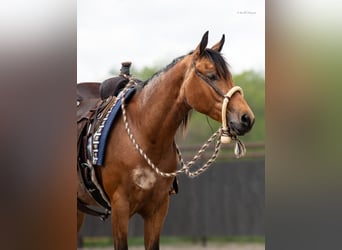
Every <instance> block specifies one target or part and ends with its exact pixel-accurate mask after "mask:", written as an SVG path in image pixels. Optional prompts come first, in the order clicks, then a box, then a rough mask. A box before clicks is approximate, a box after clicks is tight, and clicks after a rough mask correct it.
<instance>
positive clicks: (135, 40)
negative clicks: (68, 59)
mask: <svg viewBox="0 0 342 250" xmlns="http://www.w3.org/2000/svg"><path fill="white" fill-rule="evenodd" d="M207 30H209V43H208V46H211V45H213V44H214V43H216V42H217V41H219V40H220V39H221V36H222V34H225V35H226V43H225V46H224V47H223V50H222V53H223V55H224V56H225V58H226V60H227V62H228V63H229V64H230V66H231V71H232V72H233V73H239V72H241V71H243V70H248V69H254V70H256V71H261V72H264V70H265V4H264V0H262V1H260V0H205V1H202V0H163V1H162V0H111V1H110V0H97V1H93V0H78V1H77V81H78V82H83V81H103V80H105V79H106V78H108V77H110V74H109V71H110V70H111V69H113V68H116V69H119V68H120V63H121V62H122V61H132V62H133V66H134V67H135V68H137V69H141V68H142V67H144V66H154V65H156V64H157V65H161V66H165V65H166V64H168V63H170V62H171V61H172V60H173V59H174V58H176V57H178V56H181V55H184V54H186V53H188V52H189V51H191V50H193V49H195V47H196V46H197V45H198V43H199V42H200V40H201V38H202V35H203V34H204V32H205V31H207Z"/></svg>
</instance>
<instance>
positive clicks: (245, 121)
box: [229, 113, 255, 135]
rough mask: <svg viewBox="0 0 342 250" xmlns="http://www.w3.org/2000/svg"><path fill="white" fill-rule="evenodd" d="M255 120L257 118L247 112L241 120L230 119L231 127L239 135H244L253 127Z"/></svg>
mask: <svg viewBox="0 0 342 250" xmlns="http://www.w3.org/2000/svg"><path fill="white" fill-rule="evenodd" d="M254 122H255V118H254V117H251V116H250V115H249V114H247V113H246V114H243V115H242V116H241V117H240V120H239V122H235V121H229V127H230V128H231V129H232V130H233V131H234V132H235V133H236V134H237V135H244V134H246V133H247V132H248V131H250V130H251V129H252V127H253V125H254Z"/></svg>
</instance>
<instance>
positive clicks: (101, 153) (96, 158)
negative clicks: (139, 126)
mask: <svg viewBox="0 0 342 250" xmlns="http://www.w3.org/2000/svg"><path fill="white" fill-rule="evenodd" d="M135 90H136V88H131V89H129V90H128V91H127V92H126V95H125V103H127V102H128V101H129V100H130V99H131V97H132V96H133V95H134V93H135ZM118 96H119V97H118V98H117V101H116V102H115V104H114V106H113V107H112V108H111V109H109V110H108V113H107V114H105V115H106V117H105V118H104V120H103V123H102V124H101V125H100V126H99V128H98V129H97V131H96V132H95V133H94V136H93V142H92V144H93V145H92V146H93V147H92V148H93V164H96V165H98V166H102V165H103V162H104V157H105V149H106V144H107V138H108V135H109V132H110V129H111V127H112V124H113V122H114V120H115V118H116V117H117V114H118V113H119V111H120V110H121V103H122V101H121V98H120V94H119V95H118Z"/></svg>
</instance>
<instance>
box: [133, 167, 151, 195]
mask: <svg viewBox="0 0 342 250" xmlns="http://www.w3.org/2000/svg"><path fill="white" fill-rule="evenodd" d="M131 178H132V181H133V184H134V185H136V186H138V187H139V188H141V189H142V190H151V189H152V188H153V187H154V186H155V184H156V180H157V176H156V173H154V172H153V171H152V169H149V168H144V167H140V166H137V167H136V168H134V169H133V170H132V176H131Z"/></svg>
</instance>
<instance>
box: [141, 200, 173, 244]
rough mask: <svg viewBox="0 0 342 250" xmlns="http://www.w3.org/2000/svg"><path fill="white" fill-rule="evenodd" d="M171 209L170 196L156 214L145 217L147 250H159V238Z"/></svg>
mask: <svg viewBox="0 0 342 250" xmlns="http://www.w3.org/2000/svg"><path fill="white" fill-rule="evenodd" d="M168 207H169V196H167V197H166V199H165V200H164V202H163V203H162V204H161V205H160V206H159V207H158V208H156V210H155V211H154V213H151V214H147V215H144V216H143V217H144V243H145V249H146V250H159V237H160V232H161V230H162V227H163V224H164V220H165V217H166V214H167V210H168Z"/></svg>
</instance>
